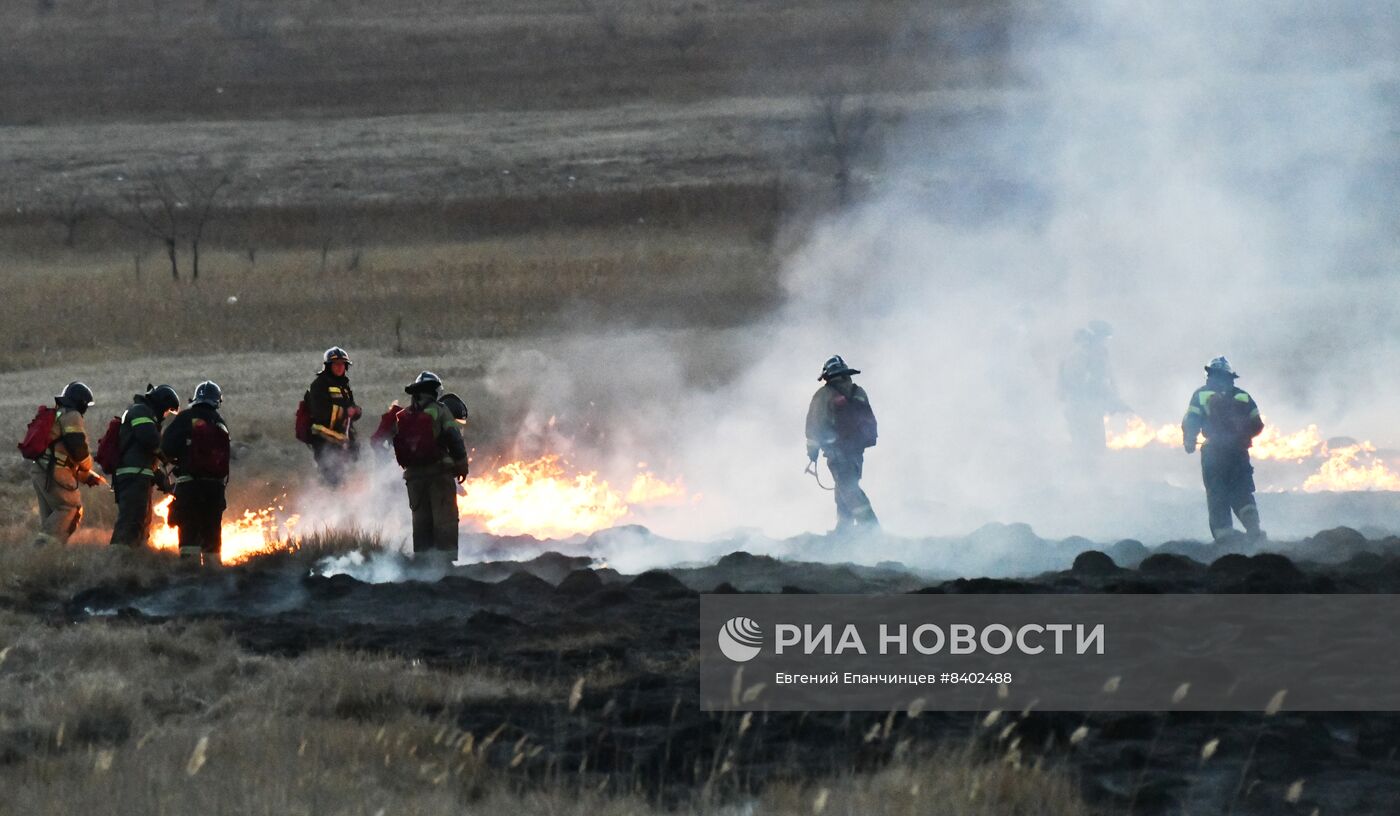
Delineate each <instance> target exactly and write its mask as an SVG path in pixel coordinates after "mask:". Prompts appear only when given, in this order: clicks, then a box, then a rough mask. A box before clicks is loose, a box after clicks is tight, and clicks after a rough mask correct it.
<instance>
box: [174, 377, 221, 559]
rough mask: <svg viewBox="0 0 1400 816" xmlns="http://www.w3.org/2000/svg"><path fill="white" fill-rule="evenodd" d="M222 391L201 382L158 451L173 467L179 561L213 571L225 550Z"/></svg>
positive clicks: (213, 385) (213, 384)
mask: <svg viewBox="0 0 1400 816" xmlns="http://www.w3.org/2000/svg"><path fill="white" fill-rule="evenodd" d="M223 399H224V396H223V391H222V390H221V389H220V388H219V386H218V385H217V384H215V383H213V382H211V381H209V380H205V381H204V382H202V383H200V384H199V385H198V386H197V387H196V388H195V390H194V396H193V397H191V398H190V406H189V407H188V408H186V409H185V410H183V411H181V412H180V413H179V415H178V416H176V417H175V418H174V419H173V420H171V421H170V425H169V427H167V428H166V429H165V433H164V434H162V435H161V438H160V449H161V453H162V454H163V455H164V456H165V459H166V461H168V462H170V463H171V464H172V465H173V466H174V474H175V501H174V503H173V504H171V506H170V520H171V523H173V524H174V525H175V527H176V528H178V529H179V531H180V559H181V560H187V561H195V562H199V563H202V564H203V565H204V566H205V567H206V568H211V569H212V568H217V567H218V566H219V565H220V563H221V560H220V551H221V550H222V549H223V517H224V508H225V507H227V502H226V501H225V497H224V490H225V488H226V487H227V485H228V473H229V459H230V450H229V434H228V425H227V424H226V423H225V422H224V418H223V417H222V416H220V415H219V406H220V405H221V404H222V403H223Z"/></svg>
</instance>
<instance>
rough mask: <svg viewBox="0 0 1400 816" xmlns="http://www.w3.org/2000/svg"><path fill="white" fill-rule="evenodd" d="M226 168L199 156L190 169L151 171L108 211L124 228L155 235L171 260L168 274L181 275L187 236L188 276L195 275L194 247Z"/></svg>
mask: <svg viewBox="0 0 1400 816" xmlns="http://www.w3.org/2000/svg"><path fill="white" fill-rule="evenodd" d="M230 180H231V179H230V174H229V172H228V171H227V170H225V169H221V168H213V167H210V166H209V165H208V163H207V162H201V163H200V165H199V166H198V167H197V168H195V169H193V170H187V169H183V168H174V169H168V168H162V169H158V170H153V171H150V172H149V173H146V174H145V175H144V176H142V177H141V178H140V179H137V180H135V181H133V182H132V184H131V187H130V188H129V189H127V190H125V191H123V193H122V195H121V198H122V201H123V203H124V204H125V207H124V209H122V210H120V211H114V212H109V213H108V217H110V218H111V219H112V220H113V221H116V222H117V223H118V224H120V225H121V226H123V227H125V228H126V229H128V230H130V231H132V232H135V233H138V234H141V235H145V236H149V237H151V238H154V239H156V240H157V241H160V243H161V245H162V246H164V247H165V255H166V258H167V259H168V260H169V261H170V277H171V279H172V280H177V281H178V280H179V279H180V258H179V255H180V253H179V248H180V243H181V242H182V241H184V240H188V241H189V247H190V279H191V280H199V248H200V242H201V241H202V240H203V238H204V230H205V228H206V227H207V226H208V225H209V221H210V220H211V219H212V217H213V214H214V203H215V201H216V200H217V199H218V197H219V193H220V192H222V191H223V189H224V188H225V187H227V186H228V184H229V182H230Z"/></svg>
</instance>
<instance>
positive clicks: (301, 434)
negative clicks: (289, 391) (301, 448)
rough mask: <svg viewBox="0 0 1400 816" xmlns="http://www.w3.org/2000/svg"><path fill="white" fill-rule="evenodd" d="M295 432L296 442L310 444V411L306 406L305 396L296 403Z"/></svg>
mask: <svg viewBox="0 0 1400 816" xmlns="http://www.w3.org/2000/svg"><path fill="white" fill-rule="evenodd" d="M296 432H297V441H298V442H302V443H304V444H307V445H310V444H311V412H310V411H309V410H307V408H306V397H302V398H301V402H298V403H297V424H296Z"/></svg>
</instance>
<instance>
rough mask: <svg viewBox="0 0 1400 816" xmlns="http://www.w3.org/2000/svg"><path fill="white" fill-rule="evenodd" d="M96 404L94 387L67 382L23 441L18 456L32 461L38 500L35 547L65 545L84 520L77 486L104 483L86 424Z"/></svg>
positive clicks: (32, 422) (41, 411)
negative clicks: (52, 404) (84, 421)
mask: <svg viewBox="0 0 1400 816" xmlns="http://www.w3.org/2000/svg"><path fill="white" fill-rule="evenodd" d="M92 404H93V396H92V389H90V388H88V387H87V386H86V385H83V384H82V383H80V382H70V383H68V385H66V386H64V388H63V393H61V394H59V395H58V396H56V397H54V407H52V408H50V407H49V406H47V405H45V406H40V407H39V410H38V411H37V412H36V413H35V414H34V418H33V419H32V420H30V421H29V427H28V429H27V430H26V431H25V435H24V439H23V440H22V441H21V442H20V443H19V450H20V454H21V455H23V456H24V458H26V459H28V460H30V461H31V462H32V463H33V464H32V465H31V466H30V469H29V480H30V483H31V484H33V486H34V493H35V494H36V495H37V496H38V498H39V533H38V535H37V537H36V538H35V540H34V543H35V544H36V545H43V544H46V543H48V542H56V543H59V544H62V543H66V542H67V541H68V537H69V536H71V535H72V534H73V533H74V532H75V531H76V530H77V529H78V525H80V524H81V523H82V521H83V497H82V495H81V494H79V493H78V485H79V484H85V485H87V486H88V487H96V486H98V485H100V484H103V483H104V482H105V481H106V480H104V479H103V478H102V477H101V476H99V475H98V474H97V473H95V472H93V469H92V466H93V460H92V454H91V453H90V452H89V450H88V438H87V426H86V425H84V424H83V415H84V414H86V413H87V409H88V408H89V407H90V406H91V405H92Z"/></svg>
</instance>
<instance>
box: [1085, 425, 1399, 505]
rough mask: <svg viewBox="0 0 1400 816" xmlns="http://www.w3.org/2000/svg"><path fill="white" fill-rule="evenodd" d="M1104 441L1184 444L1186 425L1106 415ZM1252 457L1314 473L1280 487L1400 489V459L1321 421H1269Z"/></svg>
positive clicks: (1124, 445) (1115, 445) (1131, 446)
mask: <svg viewBox="0 0 1400 816" xmlns="http://www.w3.org/2000/svg"><path fill="white" fill-rule="evenodd" d="M1104 444H1105V446H1106V447H1107V448H1108V449H1109V450H1111V451H1125V450H1138V449H1142V448H1148V447H1168V448H1177V449H1180V448H1181V446H1182V432H1181V426H1180V425H1175V424H1170V423H1169V424H1165V425H1160V426H1154V425H1152V424H1150V423H1148V422H1147V421H1146V420H1144V419H1143V418H1142V417H1139V416H1136V415H1133V416H1129V417H1127V419H1125V420H1122V421H1118V420H1116V419H1114V418H1113V417H1104ZM1250 457H1251V458H1252V459H1254V460H1255V461H1256V462H1269V463H1279V464H1288V463H1291V464H1293V465H1307V466H1309V467H1311V468H1313V472H1312V473H1311V474H1309V475H1307V476H1306V477H1305V478H1303V479H1302V480H1301V481H1300V482H1295V483H1292V484H1290V485H1287V486H1284V487H1280V488H1275V489H1285V490H1303V491H1306V492H1309V493H1316V492H1321V491H1358V490H1359V491H1365V490H1400V473H1397V472H1396V468H1397V467H1400V463H1397V462H1394V461H1387V459H1386V458H1385V457H1384V456H1382V455H1381V453H1380V451H1378V450H1377V448H1376V446H1375V445H1373V444H1371V443H1370V442H1369V441H1360V442H1358V441H1356V440H1353V439H1348V438H1345V437H1341V438H1333V439H1326V438H1324V437H1323V436H1322V435H1321V434H1320V433H1319V432H1318V428H1317V426H1316V425H1309V426H1307V427H1306V428H1303V429H1302V430H1299V431H1283V430H1280V429H1279V428H1278V427H1276V426H1274V425H1271V424H1269V423H1268V418H1267V417H1265V425H1264V431H1263V433H1261V434H1259V436H1258V437H1256V438H1255V439H1254V444H1253V446H1252V447H1251V448H1250Z"/></svg>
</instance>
